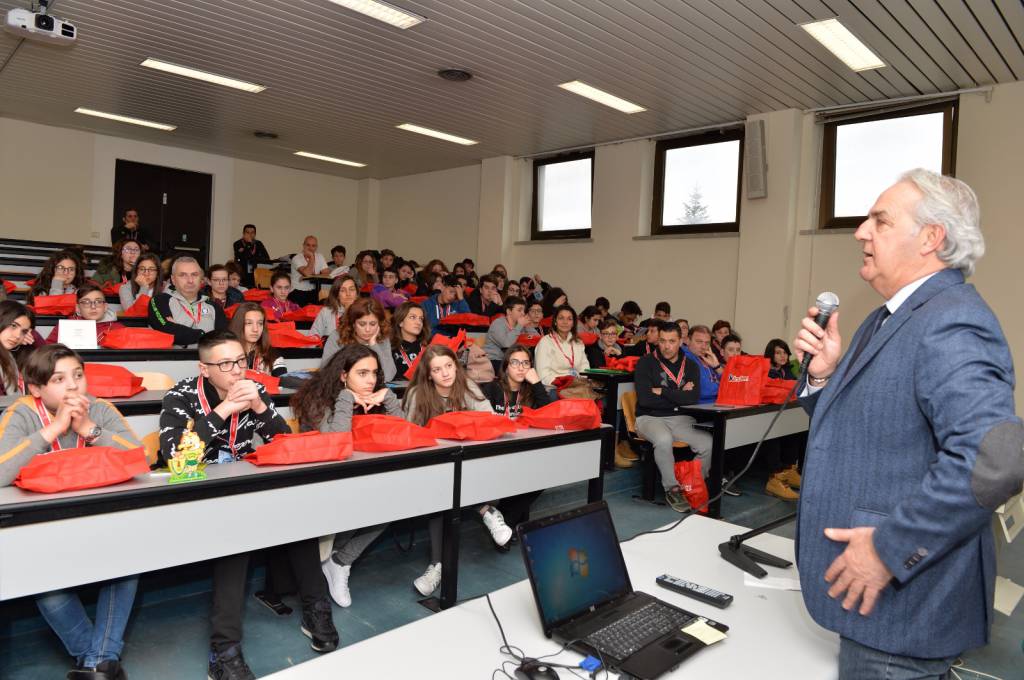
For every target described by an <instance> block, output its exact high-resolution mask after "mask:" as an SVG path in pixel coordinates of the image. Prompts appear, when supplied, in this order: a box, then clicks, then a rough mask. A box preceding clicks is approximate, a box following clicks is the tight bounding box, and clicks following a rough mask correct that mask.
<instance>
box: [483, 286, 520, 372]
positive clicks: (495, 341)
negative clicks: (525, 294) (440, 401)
mask: <svg viewBox="0 0 1024 680" xmlns="http://www.w3.org/2000/svg"><path fill="white" fill-rule="evenodd" d="M485 278H486V277H485ZM504 310H505V316H503V317H501V318H498V319H495V320H494V321H492V322H491V326H490V328H488V329H487V338H486V340H485V342H484V352H486V353H487V358H488V359H490V360H491V363H492V364H494V373H495V375H497V373H498V368H499V366H500V365H501V362H502V359H503V358H504V356H505V350H507V349H508V348H509V347H511V346H512V345H514V344H516V340H517V339H518V338H519V336H520V335H522V334H523V332H524V328H523V325H524V324H525V323H526V301H525V300H523V298H521V297H508V298H505V305H504Z"/></svg>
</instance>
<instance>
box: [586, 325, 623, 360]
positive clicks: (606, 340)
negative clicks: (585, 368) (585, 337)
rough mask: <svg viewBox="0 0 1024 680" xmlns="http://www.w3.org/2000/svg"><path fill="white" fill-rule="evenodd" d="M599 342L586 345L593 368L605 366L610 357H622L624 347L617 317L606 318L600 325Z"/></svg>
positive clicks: (588, 358)
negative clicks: (620, 343)
mask: <svg viewBox="0 0 1024 680" xmlns="http://www.w3.org/2000/svg"><path fill="white" fill-rule="evenodd" d="M598 328H600V330H599V331H598V334H597V342H595V343H594V344H592V345H587V346H586V352H587V361H588V362H590V367H591V368H604V367H605V366H607V365H608V358H609V357H621V356H622V347H621V346H620V345H619V343H618V340H619V324H618V323H616V322H615V319H605V320H603V321H602V322H601V323H600V324H599V325H598Z"/></svg>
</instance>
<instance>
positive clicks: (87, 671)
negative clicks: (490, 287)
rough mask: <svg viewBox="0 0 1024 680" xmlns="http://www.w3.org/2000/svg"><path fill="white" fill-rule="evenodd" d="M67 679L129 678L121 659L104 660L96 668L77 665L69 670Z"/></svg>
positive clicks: (122, 679) (115, 679)
mask: <svg viewBox="0 0 1024 680" xmlns="http://www.w3.org/2000/svg"><path fill="white" fill-rule="evenodd" d="M66 677H67V680H128V676H127V675H126V674H125V672H124V669H123V668H121V663H120V662H119V661H113V660H110V661H103V662H102V663H100V664H98V665H97V666H96V668H86V667H85V666H77V667H75V668H74V669H73V670H70V671H68V674H67V676H66Z"/></svg>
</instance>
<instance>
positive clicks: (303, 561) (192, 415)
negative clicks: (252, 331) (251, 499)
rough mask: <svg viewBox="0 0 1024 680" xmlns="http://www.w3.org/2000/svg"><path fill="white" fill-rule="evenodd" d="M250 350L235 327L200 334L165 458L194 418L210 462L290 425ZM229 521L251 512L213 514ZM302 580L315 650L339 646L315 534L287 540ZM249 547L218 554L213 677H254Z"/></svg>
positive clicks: (166, 402) (172, 395)
mask: <svg viewBox="0 0 1024 680" xmlns="http://www.w3.org/2000/svg"><path fill="white" fill-rule="evenodd" d="M247 365H248V358H247V357H246V354H245V350H244V349H243V347H242V343H241V341H240V340H239V339H238V337H237V336H236V335H235V334H234V333H231V332H230V331H214V332H212V333H207V334H206V335H204V336H203V337H202V338H201V339H200V340H199V375H198V376H196V377H194V378H186V379H185V380H182V381H180V382H178V383H177V384H176V385H175V386H174V387H172V388H171V389H169V390H168V391H167V393H166V394H165V395H164V399H163V404H162V408H161V412H160V458H161V460H162V461H163V462H164V463H166V462H167V461H168V460H169V459H170V458H171V457H172V456H173V455H174V452H175V450H176V448H177V446H178V443H179V442H180V441H181V435H182V433H184V432H185V430H186V428H187V426H188V421H190V420H191V421H192V423H193V425H192V429H193V431H194V432H195V433H196V434H197V435H198V436H199V439H201V440H202V442H203V443H204V444H205V445H206V458H205V460H206V462H207V463H209V464H230V463H234V462H235V461H237V460H240V459H241V458H242V457H243V456H245V455H246V454H249V453H252V452H253V451H254V450H255V448H256V437H257V436H258V437H259V439H260V440H262V441H264V442H266V441H270V440H271V438H273V437H274V436H276V435H279V434H284V433H287V432H291V429H290V428H289V427H288V424H287V423H286V422H285V420H284V418H283V417H282V416H281V414H280V413H278V412H277V409H276V408H275V407H274V403H273V402H272V401H271V399H270V397H269V396H268V395H267V392H266V390H265V389H264V387H263V385H261V384H259V383H257V382H254V381H252V380H246V379H245V369H246V367H247ZM213 521H214V522H215V524H219V525H224V527H225V528H229V527H230V522H232V521H249V520H246V519H245V518H213ZM281 549H283V550H285V551H286V552H287V561H288V562H289V563H290V566H291V569H292V571H293V573H294V575H295V579H296V582H297V584H298V590H299V597H300V599H301V601H302V622H301V630H302V632H303V634H305V635H306V636H307V637H309V638H310V639H311V640H312V648H313V650H314V651H317V652H330V651H333V650H334V649H336V648H337V646H338V639H339V638H338V632H337V629H335V627H334V622H333V620H332V617H331V603H330V599H329V597H328V591H327V581H326V580H325V579H324V575H323V572H322V571H321V570H320V549H319V546H318V543H317V540H316V539H315V538H313V539H306V540H303V541H297V542H295V543H290V544H288V545H287V546H282V547H281ZM248 567H249V554H248V553H241V554H238V555H231V556H228V557H222V558H219V559H216V560H214V561H213V607H212V609H211V612H210V628H211V634H210V666H209V677H210V678H212V679H213V680H227V679H228V678H230V679H231V680H239V679H244V680H248V679H250V678H254V677H255V676H254V675H253V673H252V671H251V670H250V669H249V667H248V665H247V664H246V663H245V660H244V658H243V656H242V648H241V642H242V613H243V611H244V610H245V587H246V580H247V574H248Z"/></svg>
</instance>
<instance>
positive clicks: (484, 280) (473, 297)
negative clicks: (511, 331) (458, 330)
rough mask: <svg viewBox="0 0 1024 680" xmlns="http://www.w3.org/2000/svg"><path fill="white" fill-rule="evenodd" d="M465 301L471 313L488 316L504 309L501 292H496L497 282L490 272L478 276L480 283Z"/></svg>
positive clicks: (499, 312)
mask: <svg viewBox="0 0 1024 680" xmlns="http://www.w3.org/2000/svg"><path fill="white" fill-rule="evenodd" d="M466 302H467V303H469V311H471V312H472V313H473V314H483V315H484V316H486V317H488V318H489V317H492V316H494V315H495V314H501V313H502V311H504V310H503V309H502V304H503V303H502V300H501V294H500V293H498V282H497V281H495V280H494V277H493V276H491V275H490V274H485V275H483V276H481V277H480V285H479V286H477V287H476V289H475V290H474V291H473V292H472V293H471V294H470V296H469V297H468V298H466Z"/></svg>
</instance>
